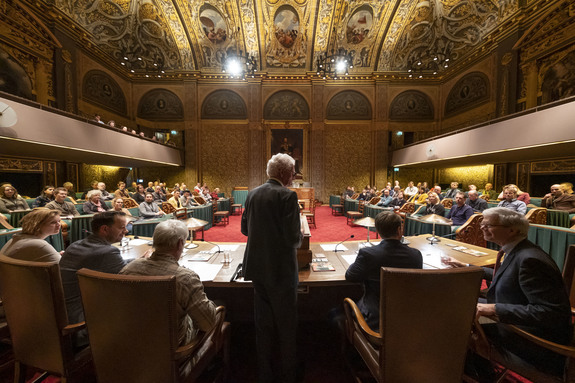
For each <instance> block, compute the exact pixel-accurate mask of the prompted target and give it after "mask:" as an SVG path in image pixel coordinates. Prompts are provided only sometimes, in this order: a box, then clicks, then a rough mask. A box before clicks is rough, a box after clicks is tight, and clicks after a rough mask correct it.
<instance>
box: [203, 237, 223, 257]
mask: <svg viewBox="0 0 575 383" xmlns="http://www.w3.org/2000/svg"><path fill="white" fill-rule="evenodd" d="M202 242H207V243H209V244H210V245H215V246H217V247H218V251H216V254H217V253H223V251H222V250H221V249H220V245H218V244H217V243H213V242H210V241H206V240H205V239H202Z"/></svg>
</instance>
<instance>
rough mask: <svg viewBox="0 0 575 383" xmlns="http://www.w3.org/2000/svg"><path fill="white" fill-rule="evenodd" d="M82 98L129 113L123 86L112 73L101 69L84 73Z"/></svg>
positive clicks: (113, 110) (114, 110)
mask: <svg viewBox="0 0 575 383" xmlns="http://www.w3.org/2000/svg"><path fill="white" fill-rule="evenodd" d="M82 98H83V99H84V100H86V101H88V102H90V103H92V104H95V105H100V106H102V107H104V108H106V109H107V110H110V111H112V112H116V113H118V114H121V115H123V116H126V115H127V113H128V109H127V106H126V96H124V92H123V91H122V88H120V86H119V85H118V83H117V82H116V81H115V80H114V79H113V78H112V77H110V75H108V74H107V73H105V72H102V71H99V70H91V71H89V72H88V73H86V74H85V75H84V80H83V81H82Z"/></svg>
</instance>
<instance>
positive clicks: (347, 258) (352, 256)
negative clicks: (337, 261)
mask: <svg viewBox="0 0 575 383" xmlns="http://www.w3.org/2000/svg"><path fill="white" fill-rule="evenodd" d="M342 258H343V259H344V260H345V261H346V262H347V264H348V265H350V266H351V264H352V263H354V262H355V259H356V258H357V254H343V255H342Z"/></svg>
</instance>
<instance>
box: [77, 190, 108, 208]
mask: <svg viewBox="0 0 575 383" xmlns="http://www.w3.org/2000/svg"><path fill="white" fill-rule="evenodd" d="M86 199H87V201H86V202H84V205H83V206H82V211H84V214H95V213H101V212H104V211H107V210H109V209H108V206H106V203H105V202H104V201H101V199H102V192H100V191H99V190H90V191H89V192H88V194H87V195H86Z"/></svg>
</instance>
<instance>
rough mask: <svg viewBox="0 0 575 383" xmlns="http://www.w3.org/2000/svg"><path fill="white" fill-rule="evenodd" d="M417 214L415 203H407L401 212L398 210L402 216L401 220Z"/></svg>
mask: <svg viewBox="0 0 575 383" xmlns="http://www.w3.org/2000/svg"><path fill="white" fill-rule="evenodd" d="M414 212H415V204H414V203H413V202H406V203H404V204H403V206H402V207H400V208H399V210H396V213H397V214H399V215H400V216H401V218H405V216H406V215H407V214H413V213H414Z"/></svg>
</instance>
